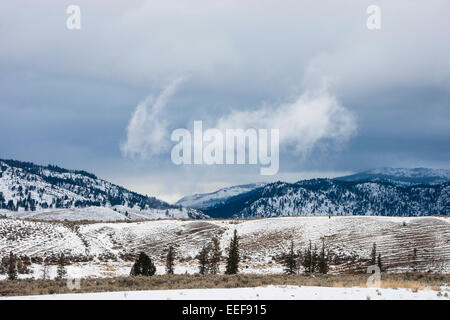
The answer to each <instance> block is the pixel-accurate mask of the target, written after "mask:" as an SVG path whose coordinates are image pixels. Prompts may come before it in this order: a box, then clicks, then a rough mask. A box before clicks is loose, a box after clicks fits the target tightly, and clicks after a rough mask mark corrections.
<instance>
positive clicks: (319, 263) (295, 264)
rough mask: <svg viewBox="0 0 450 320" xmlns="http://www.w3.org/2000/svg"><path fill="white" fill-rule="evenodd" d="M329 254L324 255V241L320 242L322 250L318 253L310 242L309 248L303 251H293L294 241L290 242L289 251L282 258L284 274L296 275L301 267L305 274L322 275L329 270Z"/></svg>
mask: <svg viewBox="0 0 450 320" xmlns="http://www.w3.org/2000/svg"><path fill="white" fill-rule="evenodd" d="M328 261H329V254H326V253H325V241H322V250H321V251H320V253H319V252H318V250H317V247H316V246H314V248H313V247H312V244H311V241H310V242H309V246H308V247H307V248H306V249H305V250H304V251H302V250H299V251H297V252H296V251H295V250H294V241H291V246H290V248H289V251H288V252H287V253H285V254H284V255H283V256H282V263H283V265H284V272H285V273H287V274H296V273H298V272H299V270H300V266H303V268H304V270H305V273H315V272H319V273H323V274H326V273H327V272H328V270H329V263H328Z"/></svg>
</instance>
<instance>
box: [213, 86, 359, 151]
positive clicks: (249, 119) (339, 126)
mask: <svg viewBox="0 0 450 320" xmlns="http://www.w3.org/2000/svg"><path fill="white" fill-rule="evenodd" d="M217 127H218V128H220V129H221V130H225V129H230V128H243V129H247V128H255V129H279V130H280V148H282V150H284V151H288V152H289V151H292V152H293V153H295V154H298V155H307V154H308V153H309V152H310V151H311V150H312V149H313V148H314V147H315V146H316V145H317V144H318V143H322V142H328V141H331V142H333V143H336V144H341V143H344V142H346V141H347V140H348V139H349V138H351V137H352V136H353V135H354V134H355V133H356V130H357V125H356V119H355V117H354V115H353V114H352V113H351V112H350V111H349V110H347V109H346V108H345V107H344V106H342V105H341V104H340V103H339V102H338V100H337V99H336V97H334V96H332V95H331V94H329V93H328V91H326V90H321V91H319V92H311V91H307V92H306V93H304V94H302V95H301V96H300V97H298V98H296V99H295V100H294V101H293V102H290V103H284V104H281V105H278V106H275V107H270V106H262V107H261V108H259V109H257V110H252V111H239V110H238V111H233V112H232V113H231V114H229V115H227V116H225V117H222V118H221V119H219V120H218V122H217Z"/></svg>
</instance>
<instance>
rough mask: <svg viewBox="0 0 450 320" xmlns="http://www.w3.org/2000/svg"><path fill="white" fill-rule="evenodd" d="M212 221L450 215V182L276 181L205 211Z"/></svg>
mask: <svg viewBox="0 0 450 320" xmlns="http://www.w3.org/2000/svg"><path fill="white" fill-rule="evenodd" d="M204 211H205V213H207V214H208V215H209V216H211V217H222V218H227V217H245V218H249V217H278V216H309V215H380V216H430V215H436V214H442V215H448V214H449V213H450V183H449V182H447V183H443V184H439V185H417V186H407V187H404V186H396V185H394V184H392V183H388V182H348V181H340V180H332V179H313V180H304V181H299V182H297V183H285V182H276V183H272V184H268V185H266V186H264V187H261V188H257V189H254V190H252V191H250V192H247V193H244V194H240V195H237V196H234V197H231V198H228V199H227V200H226V201H225V202H224V203H223V204H222V205H218V206H215V207H213V208H209V209H207V210H204Z"/></svg>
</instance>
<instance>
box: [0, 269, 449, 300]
mask: <svg viewBox="0 0 450 320" xmlns="http://www.w3.org/2000/svg"><path fill="white" fill-rule="evenodd" d="M367 277H368V275H363V274H360V275H348V274H342V275H315V276H314V277H311V276H307V275H256V274H247V275H232V276H228V275H204V276H202V275H171V276H170V275H158V276H153V277H116V278H102V279H95V278H88V279H83V280H82V281H81V288H80V289H79V290H74V291H71V290H70V289H68V288H67V285H66V281H64V280H30V279H28V280H17V281H6V280H5V281H0V296H20V295H39V294H55V293H85V292H106V291H134V290H166V289H196V288H203V289H205V288H239V287H258V286H267V285H297V286H327V287H355V286H361V287H365V286H366V280H367ZM446 283H450V275H439V274H423V273H416V274H386V275H383V281H382V283H381V287H382V288H408V289H411V290H422V289H424V288H433V289H435V290H439V287H440V286H442V285H444V284H446Z"/></svg>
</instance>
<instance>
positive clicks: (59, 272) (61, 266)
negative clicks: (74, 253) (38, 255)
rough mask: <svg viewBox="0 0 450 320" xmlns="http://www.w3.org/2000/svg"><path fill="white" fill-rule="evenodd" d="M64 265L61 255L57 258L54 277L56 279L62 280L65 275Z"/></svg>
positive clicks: (62, 255)
mask: <svg viewBox="0 0 450 320" xmlns="http://www.w3.org/2000/svg"><path fill="white" fill-rule="evenodd" d="M65 264H66V261H65V258H64V254H62V253H61V255H60V256H59V259H58V269H57V270H56V277H57V278H58V279H63V278H65V277H66V275H67V271H66V268H65Z"/></svg>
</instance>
